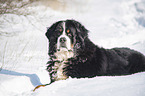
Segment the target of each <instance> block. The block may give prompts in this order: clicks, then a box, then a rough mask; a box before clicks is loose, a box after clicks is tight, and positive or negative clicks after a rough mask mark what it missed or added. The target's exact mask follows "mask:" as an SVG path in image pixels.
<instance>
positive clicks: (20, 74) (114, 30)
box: [0, 0, 145, 96]
mask: <svg viewBox="0 0 145 96" xmlns="http://www.w3.org/2000/svg"><path fill="white" fill-rule="evenodd" d="M46 1H47V0H46ZM58 1H60V4H59V5H58V7H57V8H52V7H49V6H48V5H50V4H45V5H41V4H40V5H39V4H38V5H37V6H29V7H28V8H27V9H29V10H30V12H31V14H28V15H25V16H24V15H15V14H5V15H3V16H0V68H2V70H1V71H0V96H80V95H81V96H145V91H144V90H145V72H142V73H137V74H133V75H128V76H102V77H95V78H90V79H88V78H85V79H84V78H82V79H72V78H69V79H67V80H62V81H57V82H55V83H53V84H52V85H49V86H46V87H42V88H39V89H37V90H36V91H35V92H33V91H32V90H33V89H34V88H35V86H37V85H40V84H46V83H49V82H50V80H49V75H48V72H47V71H46V70H45V68H46V63H47V61H48V58H49V56H48V55H47V53H48V41H47V38H46V37H45V32H46V29H47V27H50V25H52V24H53V23H54V22H56V21H59V20H64V19H75V20H78V21H80V22H81V23H82V24H83V25H84V26H85V27H86V28H87V29H88V30H89V31H90V33H89V37H90V39H91V40H92V41H93V42H94V43H95V44H97V45H99V46H102V47H104V48H112V47H129V48H132V49H134V50H138V51H140V52H142V53H143V54H144V55H145V1H144V0H58ZM44 2H45V0H44ZM45 3H47V2H45ZM56 4H58V3H56ZM34 5H36V4H34ZM56 6H57V5H55V7H56ZM22 11H24V10H22Z"/></svg>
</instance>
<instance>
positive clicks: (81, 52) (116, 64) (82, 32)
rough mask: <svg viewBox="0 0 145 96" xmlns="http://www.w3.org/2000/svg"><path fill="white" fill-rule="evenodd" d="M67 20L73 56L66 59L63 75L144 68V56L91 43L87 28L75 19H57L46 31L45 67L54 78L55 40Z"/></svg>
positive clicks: (108, 73) (120, 72)
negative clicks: (46, 58)
mask: <svg viewBox="0 0 145 96" xmlns="http://www.w3.org/2000/svg"><path fill="white" fill-rule="evenodd" d="M62 22H66V28H68V29H70V31H71V37H70V39H71V42H72V44H73V53H74V56H73V57H71V58H68V60H67V62H66V63H65V64H66V66H65V67H64V68H63V74H65V75H66V76H67V77H72V78H86V77H88V78H92V77H95V76H120V75H129V74H133V73H137V72H142V71H145V56H144V55H143V54H141V53H139V52H137V51H134V50H131V49H129V48H113V49H104V48H100V47H98V46H97V45H94V44H93V43H92V42H91V41H90V39H89V38H88V30H87V29H86V28H85V27H84V26H83V25H82V24H80V23H79V22H77V21H75V20H66V21H58V22H56V23H55V24H53V25H52V26H51V27H50V28H49V29H48V30H47V32H46V36H47V38H48V39H49V53H48V54H49V56H50V60H49V62H48V66H47V70H48V72H49V73H50V78H51V83H52V82H54V81H56V80H55V79H53V74H55V73H56V72H55V71H53V68H52V67H53V66H54V64H55V63H56V62H57V63H59V62H61V61H59V60H56V59H53V58H55V54H54V53H55V52H56V51H57V48H56V43H57V38H58V36H59V35H60V33H59V32H58V30H59V28H60V24H61V23H62Z"/></svg>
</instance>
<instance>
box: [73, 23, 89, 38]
mask: <svg viewBox="0 0 145 96" xmlns="http://www.w3.org/2000/svg"><path fill="white" fill-rule="evenodd" d="M75 23H76V24H75V27H76V30H77V32H78V35H80V36H81V37H82V38H83V39H85V38H86V37H88V30H87V29H86V28H85V27H84V26H83V25H82V24H81V23H79V22H77V21H75Z"/></svg>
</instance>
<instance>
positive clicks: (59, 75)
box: [54, 49, 74, 80]
mask: <svg viewBox="0 0 145 96" xmlns="http://www.w3.org/2000/svg"><path fill="white" fill-rule="evenodd" d="M73 55H74V54H73V52H72V51H71V52H69V51H68V50H67V49H60V51H57V52H56V53H55V56H56V60H59V61H61V62H60V63H58V62H56V63H55V64H54V70H55V71H56V74H55V76H54V78H55V80H64V79H67V78H68V76H66V75H65V72H63V68H64V67H65V66H67V65H66V64H65V62H67V59H68V58H71V57H73Z"/></svg>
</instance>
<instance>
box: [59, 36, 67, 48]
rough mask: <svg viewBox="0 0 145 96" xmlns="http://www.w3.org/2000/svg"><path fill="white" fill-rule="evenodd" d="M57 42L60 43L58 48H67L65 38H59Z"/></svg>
mask: <svg viewBox="0 0 145 96" xmlns="http://www.w3.org/2000/svg"><path fill="white" fill-rule="evenodd" d="M59 42H60V46H59V47H60V48H61V47H62V48H67V46H66V42H67V40H66V38H65V37H61V38H60V39H59Z"/></svg>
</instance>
